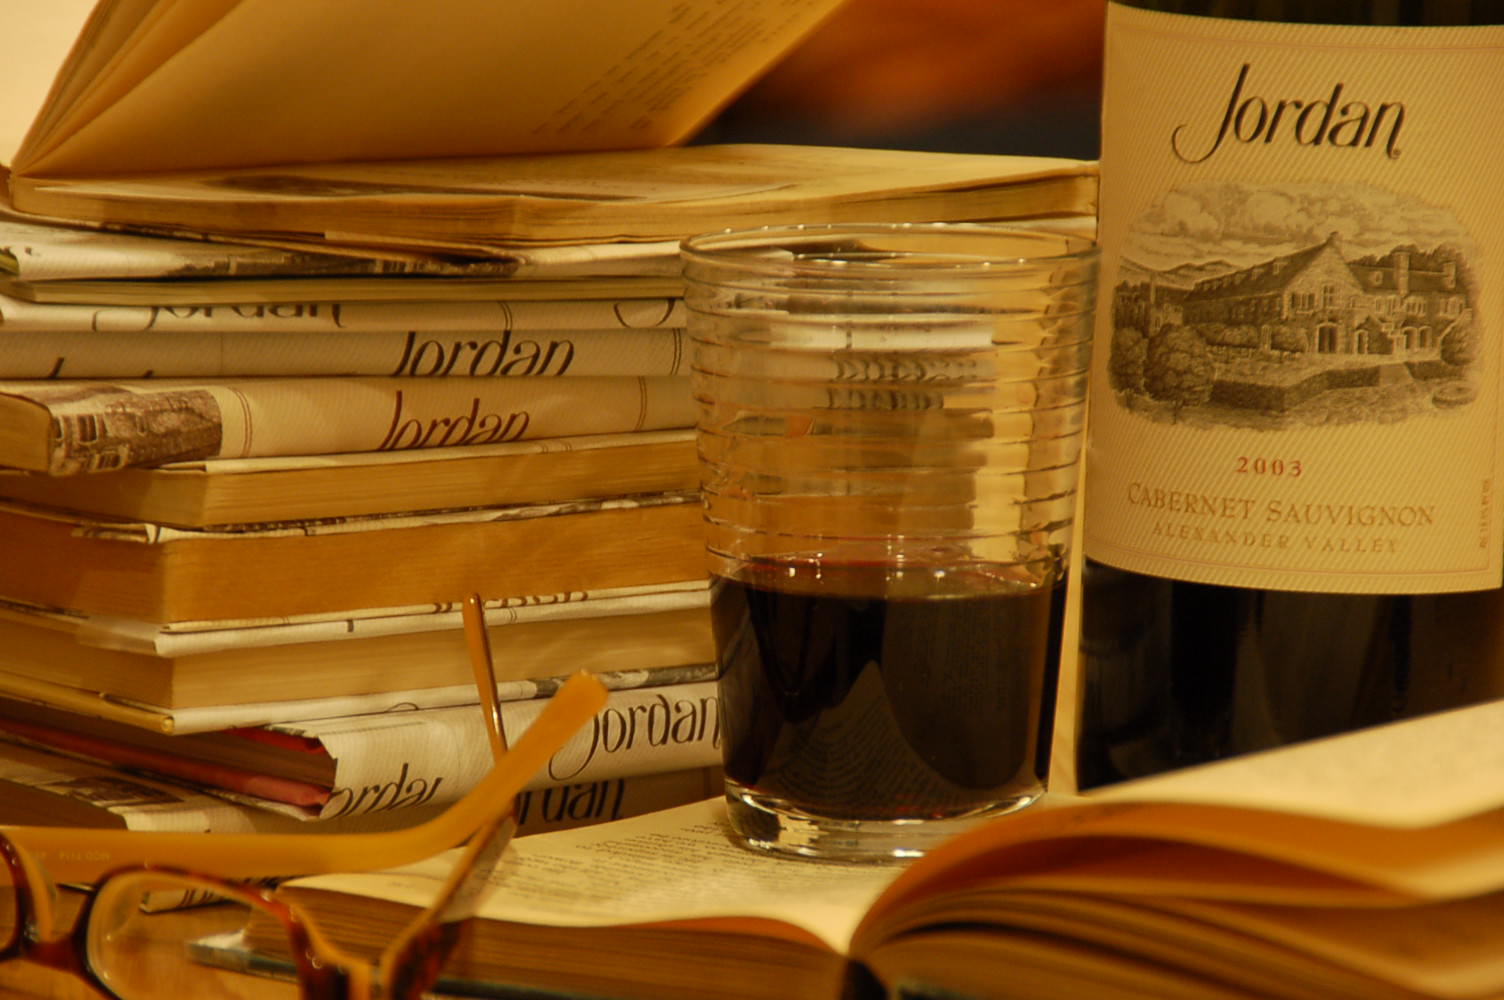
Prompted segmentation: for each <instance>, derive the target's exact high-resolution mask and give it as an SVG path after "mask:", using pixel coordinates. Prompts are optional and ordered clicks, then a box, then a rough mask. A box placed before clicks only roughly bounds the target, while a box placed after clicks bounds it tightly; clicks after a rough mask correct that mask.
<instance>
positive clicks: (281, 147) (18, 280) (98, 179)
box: [0, 0, 1096, 830]
mask: <svg viewBox="0 0 1504 1000" xmlns="http://www.w3.org/2000/svg"><path fill="white" fill-rule="evenodd" d="M833 6H834V0H797V2H792V3H785V4H782V5H779V9H778V10H777V11H774V10H772V9H771V8H770V5H766V4H760V3H752V2H739V0H738V2H731V3H727V2H723V0H673V2H660V0H643V2H641V3H633V4H631V5H627V7H623V6H622V5H620V4H619V3H618V2H616V0H582V2H581V3H578V4H574V5H573V6H572V7H571V8H570V10H569V11H568V12H564V11H562V10H561V11H560V12H559V13H551V12H550V11H548V10H543V9H540V8H538V7H537V6H536V5H495V4H490V3H484V2H480V0H432V2H430V3H426V4H421V5H409V4H380V5H370V6H369V7H366V8H362V16H361V17H359V18H353V19H352V17H351V16H350V10H349V8H348V6H347V5H321V4H308V5H297V6H296V7H295V8H294V7H293V6H290V5H287V4H285V3H280V2H268V0H239V2H238V3H228V4H227V3H223V2H213V3H211V2H207V0H180V2H177V3H174V4H159V3H151V2H135V3H124V2H115V0H102V2H100V3H98V4H97V5H96V4H94V3H93V2H90V0H55V2H49V3H48V4H45V5H42V4H38V5H28V10H27V11H25V12H24V13H16V14H15V15H14V16H13V17H11V18H10V19H9V23H8V27H7V34H6V37H5V38H4V39H3V40H0V77H4V82H5V86H4V87H0V95H3V96H0V161H3V163H4V165H5V168H6V169H5V172H4V176H5V180H6V194H7V198H6V204H5V206H4V209H3V211H0V739H3V740H4V741H6V742H5V743H4V744H3V745H0V823H59V822H65V823H79V824H94V825H114V826H124V827H128V828H131V829H169V828H171V829H211V830H241V829H272V828H284V827H286V826H289V825H298V826H299V828H309V829H311V828H316V827H317V828H329V829H333V828H340V829H349V828H351V826H352V825H354V826H362V825H364V827H366V828H369V827H371V826H379V825H391V824H401V823H407V822H412V821H414V820H416V819H418V818H420V817H422V816H423V815H425V814H426V811H432V810H434V809H438V808H441V807H442V806H443V805H444V804H445V803H446V802H448V801H451V800H453V799H454V798H456V797H458V796H459V795H460V794H462V793H463V792H464V791H465V790H467V789H468V788H469V787H470V786H471V785H473V783H474V782H475V781H476V780H477V779H478V778H479V777H480V776H481V775H482V774H484V772H485V771H486V770H487V768H488V767H489V766H490V762H491V759H490V750H489V749H488V743H487V741H486V738H485V735H484V729H483V719H482V715H481V713H480V711H479V709H478V708H477V707H476V693H475V690H474V687H473V683H472V682H471V680H470V676H471V675H470V665H469V659H468V651H467V645H466V642H465V636H464V634H463V629H462V624H461V622H462V615H461V607H462V603H463V602H464V601H466V600H467V599H469V598H471V597H472V596H476V597H478V598H479V600H480V601H481V603H482V605H483V607H484V611H485V619H486V624H487V629H488V633H489V639H490V642H491V645H492V648H493V654H494V659H495V663H496V672H497V675H498V681H499V683H500V685H501V694H502V696H503V698H504V700H505V706H504V724H505V726H506V728H507V729H508V731H509V733H510V734H512V735H515V733H516V732H517V731H520V729H521V728H523V727H525V726H526V725H527V724H528V723H529V721H530V720H531V719H532V718H533V717H534V716H535V715H536V714H537V712H538V711H539V710H540V708H541V706H542V704H543V700H544V699H546V698H547V697H548V695H549V694H550V692H551V691H553V690H554V689H555V688H556V686H557V684H558V683H560V681H561V679H562V678H563V677H566V676H567V675H569V674H571V673H573V672H575V671H577V670H581V669H584V670H588V671H591V672H593V673H596V674H598V675H600V676H601V677H602V678H603V679H604V680H605V681H606V683H607V686H608V687H609V688H611V689H612V693H611V697H610V700H609V702H608V704H607V706H606V708H605V709H604V710H603V711H602V712H601V713H600V714H599V715H598V716H597V717H596V718H595V719H594V720H593V722H592V724H591V725H590V726H587V727H585V729H583V730H581V731H580V732H579V733H578V734H577V735H576V737H575V738H574V740H573V741H572V742H571V743H570V744H569V745H568V746H566V747H565V748H564V750H562V751H561V752H560V754H559V755H558V756H557V757H556V758H555V759H554V760H553V761H552V762H551V763H550V766H549V767H548V768H547V770H546V773H541V774H539V775H538V776H537V777H536V779H535V781H534V785H533V786H532V790H531V792H530V795H531V797H529V796H524V798H523V799H522V800H521V801H520V805H519V808H520V811H521V813H522V815H521V817H520V818H521V820H522V821H523V828H524V830H526V829H529V828H530V824H539V825H550V824H551V825H559V824H571V823H582V822H591V821H594V820H598V819H604V818H613V817H618V816H623V815H627V814H629V813H632V812H640V811H643V810H647V809H654V808H658V807H660V806H663V805H668V804H673V803H677V802H683V801H688V800H692V799H697V798H701V797H703V796H705V795H707V794H711V793H712V792H714V791H715V790H716V788H717V787H718V781H719V779H718V775H717V771H716V765H717V764H718V762H719V749H718V742H719V733H720V730H719V715H718V704H717V701H716V694H715V684H714V668H713V664H712V661H713V650H712V644H711V637H710V626H709V618H708V600H709V598H708V587H707V581H706V577H705V564H704V558H703V554H702V551H701V549H702V541H701V532H700V509H699V503H698V497H697V494H696V485H697V473H696V469H695V449H694V440H693V427H694V422H695V417H696V410H695V405H694V401H693V398H692V395H691V391H690V385H689V367H690V347H689V343H688V340H687V337H686V333H685V322H686V320H685V312H684V304H683V300H682V287H681V281H680V277H679V263H678V252H677V247H678V242H679V241H680V240H681V239H682V238H684V237H686V236H689V235H692V234H694V233H697V232H704V231H709V230H715V229H720V228H725V227H732V226H748V225H762V224H772V223H794V222H822V221H841V220H857V221H884V220H887V221H918V222H926V221H940V220H980V219H1017V220H1026V221H1027V222H1028V224H1031V225H1045V226H1052V227H1067V228H1085V229H1087V230H1089V229H1090V227H1091V225H1092V220H1093V212H1094V206H1095V193H1096V185H1095V181H1096V178H1095V169H1094V165H1093V164H1090V163H1083V162H1078V161H1070V160H1055V159H1033V158H1027V157H992V156H976V155H959V154H958V155H950V154H939V153H914V152H900V151H883V150H856V149H840V148H826V147H817V146H811V147H795V146H776V145H755V146H696V145H692V144H691V145H685V144H684V141H685V140H686V139H688V138H690V137H691V136H692V135H693V133H694V132H695V130H696V128H697V127H698V126H699V125H700V124H701V123H703V122H704V121H705V120H706V119H707V118H708V117H709V116H710V115H711V114H712V113H713V112H714V111H715V109H716V108H718V107H719V106H720V105H721V104H723V103H724V102H725V101H726V100H727V99H729V97H730V96H731V95H732V94H734V93H735V92H736V91H737V90H738V89H740V88H741V87H742V86H744V85H745V84H746V82H747V81H748V80H750V79H751V77H752V76H754V75H755V74H756V72H757V71H758V70H760V69H761V68H762V67H764V66H765V65H767V64H768V63H769V62H770V61H771V60H772V59H774V58H776V57H777V56H778V55H779V54H780V53H782V52H783V51H784V50H786V49H787V48H788V47H789V46H790V45H792V44H793V43H794V42H795V41H797V40H798V38H799V37H801V36H802V35H803V34H804V33H805V32H806V31H807V30H808V29H809V28H810V27H811V26H812V25H813V24H815V23H816V22H817V21H818V20H819V19H820V18H821V17H822V16H823V15H824V14H825V13H826V12H827V11H828V10H829V9H830V8H832V7H833ZM584 8H589V10H583V9H584ZM592 10H593V11H594V12H595V16H587V15H589V14H590V11H592ZM551 17H556V18H560V19H563V18H569V19H570V20H569V21H568V22H567V23H565V22H564V21H563V20H560V22H559V23H549V20H550V18H551ZM581 19H583V20H581ZM578 23H590V24H592V25H594V26H596V28H598V30H593V31H592V32H591V33H590V37H589V39H588V42H589V44H585V42H586V41H587V40H586V39H584V38H583V37H582V36H581V35H580V33H579V32H578V31H577V30H576V26H577V24H578ZM331 37H338V38H339V39H340V44H339V45H336V46H330V45H327V44H325V43H326V42H327V40H328V39H329V38H331ZM397 40H400V44H396V41H397ZM397 64H400V65H397ZM23 789H24V790H25V791H24V793H23Z"/></svg>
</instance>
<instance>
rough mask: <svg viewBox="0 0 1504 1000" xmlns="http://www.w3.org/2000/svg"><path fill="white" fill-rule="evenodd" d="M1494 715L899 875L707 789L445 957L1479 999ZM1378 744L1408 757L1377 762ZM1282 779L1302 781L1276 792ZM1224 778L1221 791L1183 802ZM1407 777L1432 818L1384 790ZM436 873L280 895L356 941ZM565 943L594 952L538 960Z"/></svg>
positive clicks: (1056, 823)
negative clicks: (782, 836) (713, 796)
mask: <svg viewBox="0 0 1504 1000" xmlns="http://www.w3.org/2000/svg"><path fill="white" fill-rule="evenodd" d="M1500 732H1504V703H1495V704H1490V705H1484V706H1478V707H1475V708H1470V709H1463V710H1459V711H1457V712H1454V713H1449V714H1447V715H1443V716H1436V717H1431V718H1426V719H1421V720H1414V721H1411V722H1404V723H1398V724H1395V725H1394V726H1390V727H1385V728H1384V729H1383V730H1375V731H1373V732H1365V733H1360V734H1356V735H1355V736H1353V737H1338V738H1334V739H1333V740H1331V741H1324V742H1322V743H1320V744H1306V745H1301V746H1296V747H1290V748H1286V749H1283V750H1278V751H1270V752H1269V753H1268V754H1266V755H1261V756H1260V757H1250V758H1246V759H1243V760H1238V761H1230V762H1225V763H1222V764H1213V765H1208V766H1207V767H1205V768H1203V769H1200V770H1199V771H1197V772H1194V773H1193V772H1186V773H1185V776H1184V777H1182V775H1180V774H1174V775H1167V776H1164V777H1162V778H1157V779H1155V780H1154V785H1153V786H1150V785H1148V784H1147V783H1146V784H1145V785H1144V786H1143V787H1144V789H1145V792H1146V794H1145V795H1144V796H1143V797H1141V798H1139V797H1135V787H1136V786H1134V785H1123V786H1120V787H1119V788H1117V789H1116V790H1115V791H1114V792H1113V794H1112V795H1111V796H1094V797H1090V798H1073V797H1048V796H1047V797H1046V799H1045V800H1044V801H1043V803H1042V804H1041V805H1040V806H1037V807H1031V808H1029V809H1026V810H1024V811H1022V812H1020V813H1017V814H1015V815H1013V816H1010V817H1005V818H1002V819H1000V820H997V821H994V822H992V823H989V824H987V825H985V826H983V827H980V828H977V829H976V830H974V831H972V832H970V833H967V834H963V835H961V836H959V837H957V838H956V839H955V840H953V841H951V842H950V843H948V844H947V845H945V846H942V847H941V848H940V849H938V850H937V851H936V852H935V853H933V854H931V855H930V856H928V857H926V858H924V859H922V860H920V861H918V862H915V863H914V864H912V865H911V866H910V867H908V868H907V869H904V870H901V871H898V870H894V869H888V868H862V867H851V866H842V865H828V864H819V863H813V862H812V863H803V862H790V861H788V860H786V859H781V858H776V857H772V856H767V855H761V854H757V853H751V852H747V851H744V850H742V849H740V848H737V847H734V846H732V844H731V842H730V838H729V835H728V831H727V829H726V827H725V826H724V822H725V820H724V816H723V807H722V805H721V804H720V803H719V802H707V803H701V804H698V805H695V806H687V807H683V808H681V809H678V810H672V811H668V812H664V813H659V814H655V815H652V816H648V817H641V818H639V819H637V820H632V821H627V822H624V823H620V824H610V825H606V826H602V827H597V828H592V829H589V830H582V831H574V832H570V833H567V834H559V835H556V836H555V835H550V836H547V837H544V838H541V839H535V840H533V841H531V842H529V843H526V844H519V845H516V848H515V850H513V851H511V852H509V854H508V855H507V857H506V859H505V860H504V861H503V863H502V865H501V866H500V867H499V868H498V870H497V871H496V872H495V873H494V874H493V876H492V877H491V880H490V885H491V891H490V892H489V893H488V894H487V895H486V896H485V897H484V899H483V902H482V903H481V917H482V920H481V922H480V926H478V927H477V928H476V929H475V935H476V938H475V944H474V945H473V947H472V948H471V949H470V951H469V952H468V954H467V961H466V962H465V963H462V965H463V967H462V968H461V969H458V970H456V972H457V974H459V975H462V976H466V977H470V978H475V979H480V980H487V979H489V980H492V981H503V982H509V983H512V984H514V985H526V986H531V987H536V988H542V989H556V990H576V991H580V992H586V993H591V992H594V993H600V994H609V995H615V996H626V997H649V996H656V997H665V996H667V997H681V996H682V997H689V996H693V995H695V990H696V989H700V990H703V989H704V988H706V984H708V983H711V982H721V981H722V980H723V979H724V980H726V981H730V980H733V979H737V978H738V973H745V974H746V976H747V985H744V986H739V987H734V988H732V991H733V992H734V993H735V994H736V995H741V996H748V997H764V996H766V997H771V996H774V995H780V994H778V993H777V992H775V991H773V990H772V989H770V988H768V987H767V986H766V985H765V984H764V985H762V986H759V985H757V983H756V980H757V978H758V977H757V976H756V975H755V970H757V969H759V968H762V969H776V970H778V973H779V975H780V976H781V977H782V978H779V980H778V988H779V989H781V990H783V991H784V993H783V994H781V995H789V994H791V993H795V992H798V995H809V996H821V995H824V996H830V997H832V998H834V997H835V996H837V995H839V993H838V988H839V985H840V983H841V981H842V980H843V979H844V977H845V975H846V971H847V970H846V968H845V961H844V959H843V958H842V956H846V957H849V958H852V959H855V960H856V961H858V962H860V963H861V964H862V965H864V966H865V967H866V968H867V969H868V970H869V971H870V972H871V973H873V974H874V975H875V976H876V977H877V978H878V979H880V980H881V981H882V982H884V983H885V984H886V985H887V986H888V987H889V988H893V987H895V986H897V985H900V984H920V985H924V986H928V987H938V988H940V989H941V990H942V991H947V990H948V991H955V992H956V993H959V994H960V995H977V996H1006V997H1020V998H1022V997H1026V996H1027V997H1033V998H1045V1000H1049V998H1060V1000H1066V998H1076V997H1080V996H1093V997H1112V998H1118V997H1123V998H1127V997H1134V998H1146V997H1184V998H1186V1000H1191V998H1207V997H1211V998H1234V997H1236V998H1242V1000H1252V998H1254V997H1258V998H1265V1000H1267V998H1270V997H1279V998H1291V1000H1294V998H1302V1000H1314V998H1328V997H1329V998H1332V1000H1337V998H1350V997H1357V996H1362V997H1365V998H1366V997H1395V998H1400V997H1404V998H1409V1000H1414V998H1419V997H1447V998H1454V1000H1461V998H1469V1000H1477V998H1483V997H1493V996H1497V995H1499V993H1500V992H1501V991H1504V962H1500V961H1499V956H1500V955H1504V785H1501V784H1500V783H1499V782H1498V781H1497V780H1493V781H1485V780H1482V779H1479V778H1476V777H1474V776H1472V775H1459V774H1458V771H1459V770H1461V769H1460V768H1459V767H1458V766H1457V765H1458V762H1459V761H1468V762H1469V768H1470V767H1471V764H1472V761H1474V760H1476V761H1477V762H1478V768H1477V772H1478V773H1479V774H1487V775H1491V776H1497V774H1498V773H1499V769H1498V768H1499V764H1500V761H1499V760H1498V759H1496V758H1499V757H1500V755H1501V753H1504V740H1500V738H1499V736H1498V734H1499V733H1500ZM1380 746H1382V749H1377V748H1378V747H1380ZM1399 756H1406V757H1409V758H1411V760H1410V761H1408V762H1407V763H1406V764H1405V766H1403V767H1400V768H1398V769H1391V768H1389V767H1387V766H1386V764H1387V763H1389V762H1392V761H1394V760H1395V759H1396V758H1397V757H1399ZM1306 760H1309V761H1310V762H1311V764H1312V766H1311V767H1310V768H1306V767H1305V766H1304V762H1305V761H1306ZM1274 761H1278V764H1277V765H1276V764H1274V763H1272V762H1274ZM1281 773H1301V774H1303V775H1304V776H1305V777H1304V779H1303V782H1302V784H1303V787H1302V788H1301V789H1300V790H1298V791H1295V792H1293V793H1290V792H1287V789H1286V786H1285V784H1284V783H1283V782H1282V781H1281V780H1279V775H1280V774H1281ZM1177 782H1180V784H1179V787H1178V788H1177ZM1238 785H1242V786H1243V794H1242V796H1241V798H1242V800H1243V801H1242V802H1241V803H1240V804H1238V805H1226V804H1220V803H1218V802H1216V801H1211V802H1205V801H1203V798H1204V797H1205V796H1207V794H1208V791H1209V790H1210V789H1214V788H1221V787H1229V786H1238ZM1392 786H1398V787H1392ZM1365 788H1367V789H1370V790H1372V791H1373V792H1374V799H1373V802H1374V803H1375V804H1374V805H1373V806H1372V807H1370V808H1366V809H1365V808H1363V806H1362V803H1363V801H1364V798H1363V796H1362V794H1361V790H1362V789H1365ZM1322 789H1325V790H1326V791H1327V792H1329V795H1325V796H1324V795H1322V794H1320V792H1321V790H1322ZM1407 791H1408V792H1410V793H1411V794H1413V796H1414V798H1415V801H1417V802H1418V803H1421V806H1420V809H1421V812H1420V822H1422V823H1425V824H1429V825H1417V819H1416V817H1411V816H1407V815H1405V814H1404V813H1403V812H1402V811H1400V810H1398V809H1397V808H1396V804H1397V803H1399V802H1400V801H1401V800H1402V798H1403V796H1404V795H1405V793H1406V792H1407ZM445 870H446V866H445V864H444V863H443V862H442V861H441V860H435V861H431V862H428V863H425V864H423V865H419V866H413V867H410V868H405V869H400V870H395V871H391V872H386V873H374V874H368V875H349V876H327V877H320V878H315V879H307V880H298V881H296V882H294V883H291V884H290V885H289V886H287V887H285V888H284V890H283V891H284V892H285V893H286V894H287V895H288V896H289V897H290V898H294V899H297V900H298V901H299V902H300V903H302V904H304V905H305V906H308V907H309V908H310V909H311V910H312V911H313V912H314V914H315V919H318V920H321V921H322V920H323V919H325V918H326V916H327V917H328V918H329V919H331V920H332V921H333V925H334V926H337V927H339V928H340V931H341V933H348V934H350V935H351V936H352V937H354V938H356V939H358V940H361V941H362V942H363V943H364V944H366V945H371V944H373V943H374V942H377V941H379V940H381V938H380V935H381V934H383V933H386V932H389V931H390V928H391V927H392V926H393V924H394V922H395V921H396V920H398V919H400V915H401V914H402V913H404V912H410V910H409V908H410V907H413V906H418V905H421V904H422V903H423V902H424V901H425V900H426V899H427V897H428V894H429V893H430V892H431V891H432V888H431V887H432V886H433V885H434V884H435V881H436V880H437V879H439V878H441V877H442V875H443V873H444V871H445ZM355 912H359V913H360V914H361V919H360V920H359V921H352V920H349V919H341V917H340V916H339V915H340V914H344V915H345V916H346V918H348V916H349V915H350V914H353V913H355ZM249 940H250V943H251V944H252V945H253V946H254V945H256V944H257V942H258V941H261V940H262V939H261V938H260V937H258V934H257V928H256V927H255V926H252V928H251V933H250V935H249ZM574 948H586V949H589V950H590V953H591V954H592V956H593V961H592V963H590V968H588V969H582V968H579V967H578V963H575V967H570V966H569V964H568V963H561V962H554V961H551V960H550V959H549V958H548V957H547V955H540V954H539V951H540V950H541V951H543V952H551V953H555V954H568V953H573V949H574ZM822 956H823V958H822Z"/></svg>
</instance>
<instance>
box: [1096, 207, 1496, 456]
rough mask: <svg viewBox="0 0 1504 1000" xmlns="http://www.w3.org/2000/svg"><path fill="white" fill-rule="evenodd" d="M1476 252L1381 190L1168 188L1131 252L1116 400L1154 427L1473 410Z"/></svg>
mask: <svg viewBox="0 0 1504 1000" xmlns="http://www.w3.org/2000/svg"><path fill="white" fill-rule="evenodd" d="M1473 255H1474V251H1473V250H1472V242H1471V240H1470V239H1469V238H1468V236H1467V234H1466V232H1465V231H1464V230H1463V229H1462V228H1461V226H1460V225H1459V224H1458V223H1457V222H1456V220H1455V218H1453V217H1452V216H1451V215H1450V213H1447V212H1445V211H1444V210H1440V209H1437V208H1435V207H1433V206H1429V205H1426V204H1423V203H1422V202H1420V201H1419V200H1416V199H1412V198H1406V197H1404V196H1401V195H1396V194H1394V193H1392V192H1388V191H1383V190H1380V189H1377V188H1371V187H1360V186H1354V185H1345V186H1340V187H1339V186H1337V185H1327V184H1314V183H1313V184H1284V185H1268V186H1258V185H1251V184H1239V183H1231V182H1221V183H1209V184H1202V185H1197V186H1193V187H1186V188H1181V189H1178V190H1175V191H1171V192H1168V193H1167V194H1166V195H1164V196H1163V197H1162V198H1161V199H1160V200H1159V201H1158V202H1156V203H1155V205H1154V206H1153V207H1152V208H1151V209H1150V210H1149V211H1147V212H1145V213H1144V214H1143V215H1142V216H1140V217H1139V218H1137V219H1135V220H1134V221H1133V223H1132V224H1131V225H1130V226H1129V228H1128V232H1127V234H1126V238H1125V241H1124V251H1123V259H1122V264H1121V268H1120V270H1119V273H1118V276H1117V282H1116V284H1115V286H1114V289H1113V294H1112V302H1111V309H1112V337H1111V341H1110V348H1109V359H1108V370H1109V381H1110V384H1111V385H1112V388H1113V390H1114V395H1115V397H1116V398H1117V400H1118V402H1119V403H1120V404H1121V405H1123V406H1124V407H1125V408H1126V409H1128V410H1129V411H1130V412H1132V413H1134V414H1136V415H1138V416H1142V417H1145V418H1148V419H1154V420H1167V421H1175V422H1179V423H1186V424H1191V425H1196V424H1204V425H1215V424H1222V425H1233V426H1238V427H1243V428H1251V429H1276V428H1283V427H1294V426H1316V425H1331V424H1343V423H1352V422H1355V421H1372V422H1381V423H1390V422H1393V421H1395V420H1403V419H1408V418H1411V417H1415V416H1418V415H1421V414H1424V413H1435V412H1437V411H1438V410H1447V409H1451V408H1456V407H1461V406H1466V405H1467V404H1468V403H1469V402H1471V401H1472V399H1473V398H1474V396H1475V395H1476V387H1475V385H1474V384H1473V381H1472V378H1473V372H1474V370H1475V368H1476V362H1477V352H1478V350H1479V344H1480V339H1479V335H1480V331H1479V330H1478V318H1477V316H1476V313H1475V309H1474V304H1475V301H1476V297H1477V293H1476V289H1475V288H1474V287H1473V282H1472V276H1471V272H1470V270H1469V266H1468V262H1469V260H1470V259H1472V257H1473Z"/></svg>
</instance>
